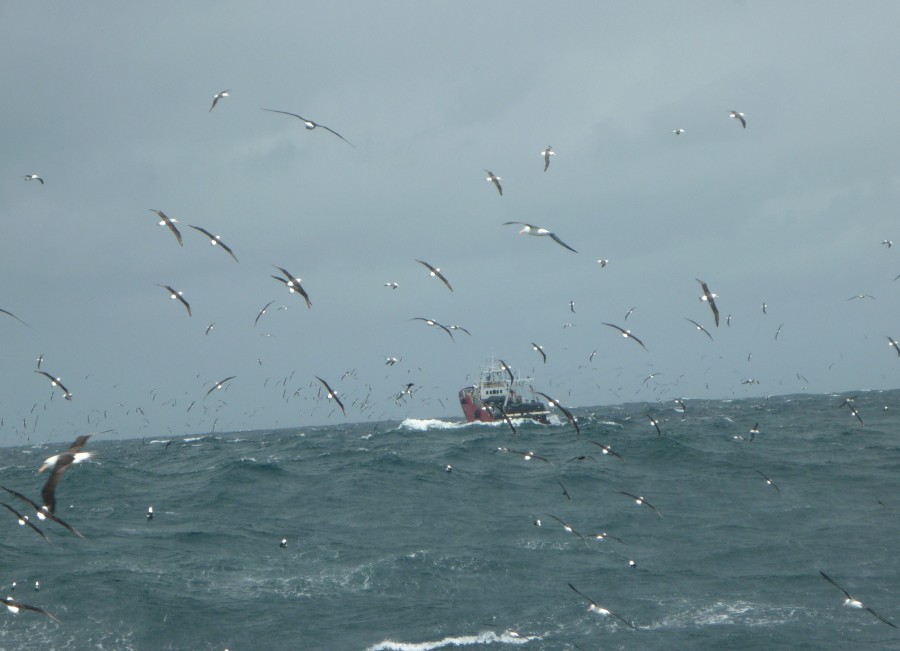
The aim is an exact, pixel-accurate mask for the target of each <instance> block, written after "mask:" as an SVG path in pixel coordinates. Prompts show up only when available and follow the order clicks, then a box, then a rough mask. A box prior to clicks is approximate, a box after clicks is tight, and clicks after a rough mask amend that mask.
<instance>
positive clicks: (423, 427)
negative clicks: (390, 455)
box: [397, 418, 469, 432]
mask: <svg viewBox="0 0 900 651" xmlns="http://www.w3.org/2000/svg"><path fill="white" fill-rule="evenodd" d="M468 424H469V423H464V422H461V421H452V420H441V419H440V418H406V419H404V420H403V422H402V423H400V425H399V426H398V427H397V429H400V430H409V431H413V432H427V431H429V430H438V429H460V428H461V427H466V426H467V425H468Z"/></svg>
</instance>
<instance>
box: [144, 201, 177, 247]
mask: <svg viewBox="0 0 900 651" xmlns="http://www.w3.org/2000/svg"><path fill="white" fill-rule="evenodd" d="M150 212H155V213H156V214H157V215H158V216H159V225H160V226H167V227H168V228H169V230H170V231H172V235H174V236H175V239H176V240H178V244H180V245H181V246H184V241H183V240H182V239H181V231H179V230H178V227H177V226H176V225H175V224H177V223H178V220H177V219H169V217H167V216H166V213H164V212H163V211H162V210H155V209H153V208H151V209H150Z"/></svg>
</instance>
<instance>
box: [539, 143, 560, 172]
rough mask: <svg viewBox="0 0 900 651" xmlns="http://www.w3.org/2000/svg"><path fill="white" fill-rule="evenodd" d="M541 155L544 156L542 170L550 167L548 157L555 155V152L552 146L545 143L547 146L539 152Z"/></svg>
mask: <svg viewBox="0 0 900 651" xmlns="http://www.w3.org/2000/svg"><path fill="white" fill-rule="evenodd" d="M541 156H543V157H544V171H545V172H546V171H547V168H548V167H550V157H551V156H556V152H555V151H553V147H551V146H550V145H547V148H546V149H545V150H544V151H542V152H541Z"/></svg>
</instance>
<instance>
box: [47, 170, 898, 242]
mask: <svg viewBox="0 0 900 651" xmlns="http://www.w3.org/2000/svg"><path fill="white" fill-rule="evenodd" d="M41 183H43V181H41ZM881 243H882V245H884V246H886V247H887V248H891V247H892V246H894V243H893V242H891V241H890V240H881Z"/></svg>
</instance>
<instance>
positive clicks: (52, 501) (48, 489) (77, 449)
mask: <svg viewBox="0 0 900 651" xmlns="http://www.w3.org/2000/svg"><path fill="white" fill-rule="evenodd" d="M89 438H91V435H90V434H85V435H83V436H79V437H78V438H77V439H75V441H74V442H73V443H72V445H70V446H69V447H68V448H67V449H66V450H65V452H60V453H59V454H55V455H53V456H52V457H50V458H48V459H46V460H45V461H44V465H42V466H41V467H40V468H39V469H38V472H44V471H45V470H47V469H50V477H49V479H47V483H45V484H44V487H43V488H42V489H41V499H43V500H44V508H45V509H46V510H47V511H49V512H50V513H53V512H54V511H56V485H57V484H58V483H59V480H60V479H62V476H63V473H64V472H65V471H66V470H68V468H69V466H71V465H72V464H75V463H81V462H82V461H85V460H87V459H89V458H90V457H91V453H90V452H82V451H81V448H83V447H84V444H85V443H87V440H88V439H89Z"/></svg>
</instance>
